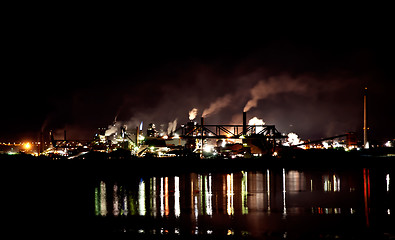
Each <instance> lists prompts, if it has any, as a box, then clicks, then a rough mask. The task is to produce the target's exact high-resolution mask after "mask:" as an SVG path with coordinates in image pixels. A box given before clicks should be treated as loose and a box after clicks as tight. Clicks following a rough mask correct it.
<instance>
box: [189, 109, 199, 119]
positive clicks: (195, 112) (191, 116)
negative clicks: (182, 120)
mask: <svg viewBox="0 0 395 240" xmlns="http://www.w3.org/2000/svg"><path fill="white" fill-rule="evenodd" d="M197 114H198V110H197V108H193V109H192V110H191V111H189V120H191V121H192V120H193V119H195V118H196V116H197Z"/></svg>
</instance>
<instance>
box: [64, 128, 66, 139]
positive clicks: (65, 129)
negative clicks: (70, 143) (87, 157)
mask: <svg viewBox="0 0 395 240" xmlns="http://www.w3.org/2000/svg"><path fill="white" fill-rule="evenodd" d="M64 141H66V129H65V130H64Z"/></svg>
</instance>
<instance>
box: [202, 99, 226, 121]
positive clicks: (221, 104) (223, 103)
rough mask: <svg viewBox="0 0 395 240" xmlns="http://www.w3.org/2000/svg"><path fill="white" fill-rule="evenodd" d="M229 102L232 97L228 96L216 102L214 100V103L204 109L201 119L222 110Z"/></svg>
mask: <svg viewBox="0 0 395 240" xmlns="http://www.w3.org/2000/svg"><path fill="white" fill-rule="evenodd" d="M231 100H232V97H231V95H230V94H227V95H225V96H223V97H220V98H218V99H217V100H215V102H212V103H211V104H210V106H209V107H208V108H206V109H204V111H203V114H202V117H207V116H208V115H210V114H212V113H215V112H217V111H219V110H221V109H222V108H224V107H226V106H228V105H229V104H230V102H231Z"/></svg>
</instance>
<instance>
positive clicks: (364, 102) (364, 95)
mask: <svg viewBox="0 0 395 240" xmlns="http://www.w3.org/2000/svg"><path fill="white" fill-rule="evenodd" d="M367 90H368V88H366V87H365V91H364V93H363V146H364V147H365V148H366V147H367V146H366V144H367V143H368V126H367V111H366V97H367Z"/></svg>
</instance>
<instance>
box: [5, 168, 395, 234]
mask: <svg viewBox="0 0 395 240" xmlns="http://www.w3.org/2000/svg"><path fill="white" fill-rule="evenodd" d="M161 161H162V165H158V164H151V163H149V162H148V163H147V162H145V164H144V166H143V167H142V168H141V163H142V162H139V163H140V164H138V163H136V162H131V161H104V162H103V161H101V162H100V161H99V162H92V161H89V162H81V161H41V162H40V161H37V162H31V161H29V162H27V161H14V162H12V163H8V164H4V163H3V165H2V168H1V170H2V172H1V193H2V198H1V208H2V210H1V213H2V215H1V216H2V219H3V220H4V221H3V224H2V230H9V231H23V232H57V233H58V232H74V231H76V232H81V231H82V232H87V233H91V234H95V233H100V232H125V233H127V234H130V235H133V236H135V237H137V238H148V239H149V238H152V237H154V238H172V239H188V238H198V239H200V238H203V239H206V238H212V239H216V238H218V237H229V238H234V239H240V238H242V239H393V238H394V236H395V228H394V227H393V226H395V217H394V215H395V196H394V184H393V181H394V180H393V179H394V169H393V168H391V167H386V165H380V166H361V165H358V164H356V165H354V166H353V165H349V166H347V167H338V166H334V165H330V164H328V166H321V167H295V166H281V165H282V164H279V165H271V166H269V165H268V166H266V165H265V164H263V165H256V166H252V165H248V164H247V166H248V167H245V168H244V167H243V165H244V164H241V165H237V166H236V167H228V166H225V165H224V163H223V162H221V163H220V164H216V165H215V167H211V168H210V167H205V168H198V167H194V166H193V165H192V166H191V165H190V164H189V165H188V166H189V167H185V168H184V167H176V165H175V162H171V160H161ZM194 161H199V160H194ZM210 161H215V160H210ZM210 161H207V162H204V164H207V163H208V162H210ZM240 161H241V160H240ZM224 162H226V161H224ZM176 163H177V164H179V162H176ZM195 163H199V162H195ZM321 165H325V164H321ZM164 166H167V167H164ZM185 166H187V165H185ZM213 166H214V165H213ZM194 169H195V170H194ZM4 222H5V223H4Z"/></svg>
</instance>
